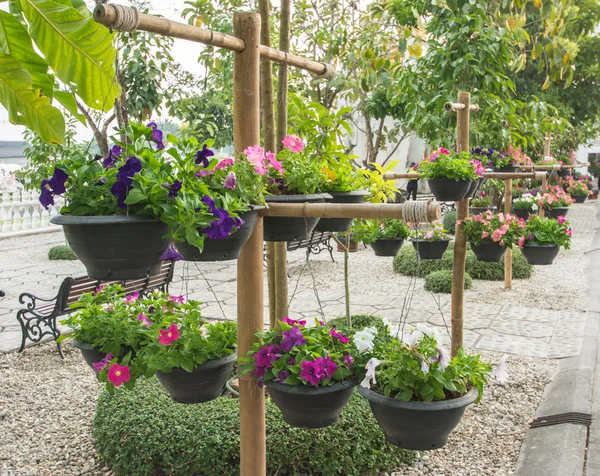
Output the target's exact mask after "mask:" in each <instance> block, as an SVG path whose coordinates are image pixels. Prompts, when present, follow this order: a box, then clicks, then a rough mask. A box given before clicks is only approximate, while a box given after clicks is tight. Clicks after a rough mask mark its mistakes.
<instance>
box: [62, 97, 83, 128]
mask: <svg viewBox="0 0 600 476" xmlns="http://www.w3.org/2000/svg"><path fill="white" fill-rule="evenodd" d="M54 99H56V100H57V101H58V102H59V103H60V104H61V105H62V107H64V108H65V109H66V110H67V111H69V113H70V114H71V115H72V116H73V117H74V118H75V119H77V120H78V121H79V122H81V123H82V124H83V125H84V126H86V127H87V122H86V120H85V116H84V115H83V114H81V112H79V109H77V103H76V101H75V96H73V93H69V92H67V91H54Z"/></svg>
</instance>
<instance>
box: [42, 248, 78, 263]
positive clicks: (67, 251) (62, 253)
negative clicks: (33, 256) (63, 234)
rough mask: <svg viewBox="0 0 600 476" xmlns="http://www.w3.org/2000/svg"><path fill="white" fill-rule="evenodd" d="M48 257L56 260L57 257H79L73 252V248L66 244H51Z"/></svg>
mask: <svg viewBox="0 0 600 476" xmlns="http://www.w3.org/2000/svg"><path fill="white" fill-rule="evenodd" d="M48 259H49V260H57V259H68V260H76V259H79V258H77V256H75V253H73V250H71V248H69V247H68V246H67V245H59V246H53V247H52V248H50V249H49V250H48Z"/></svg>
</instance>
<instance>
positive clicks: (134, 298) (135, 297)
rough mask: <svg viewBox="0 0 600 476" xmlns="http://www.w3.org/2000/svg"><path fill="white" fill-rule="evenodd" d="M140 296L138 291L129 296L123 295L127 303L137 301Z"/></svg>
mask: <svg viewBox="0 0 600 476" xmlns="http://www.w3.org/2000/svg"><path fill="white" fill-rule="evenodd" d="M139 297H140V293H138V292H137V291H136V292H134V293H133V294H130V295H129V296H125V302H126V303H127V304H133V303H134V302H135V301H137V300H138V299H139Z"/></svg>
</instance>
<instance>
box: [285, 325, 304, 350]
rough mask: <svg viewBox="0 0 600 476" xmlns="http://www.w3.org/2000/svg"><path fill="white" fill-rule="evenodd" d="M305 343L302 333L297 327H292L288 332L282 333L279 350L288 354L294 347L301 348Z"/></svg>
mask: <svg viewBox="0 0 600 476" xmlns="http://www.w3.org/2000/svg"><path fill="white" fill-rule="evenodd" d="M305 342H306V339H305V338H304V336H303V335H302V331H301V330H300V328H299V327H296V326H294V327H292V328H291V329H290V330H289V331H285V332H284V333H283V340H282V341H281V349H282V350H283V351H284V352H289V351H290V350H292V347H294V346H301V345H302V344H304V343H305Z"/></svg>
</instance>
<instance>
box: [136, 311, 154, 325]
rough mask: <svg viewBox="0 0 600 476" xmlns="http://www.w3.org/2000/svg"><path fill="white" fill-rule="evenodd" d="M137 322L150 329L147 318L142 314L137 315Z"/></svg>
mask: <svg viewBox="0 0 600 476" xmlns="http://www.w3.org/2000/svg"><path fill="white" fill-rule="evenodd" d="M138 321H141V322H142V324H144V325H145V326H146V327H150V326H151V325H152V323H151V322H150V320H149V319H148V316H145V315H144V314H138Z"/></svg>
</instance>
